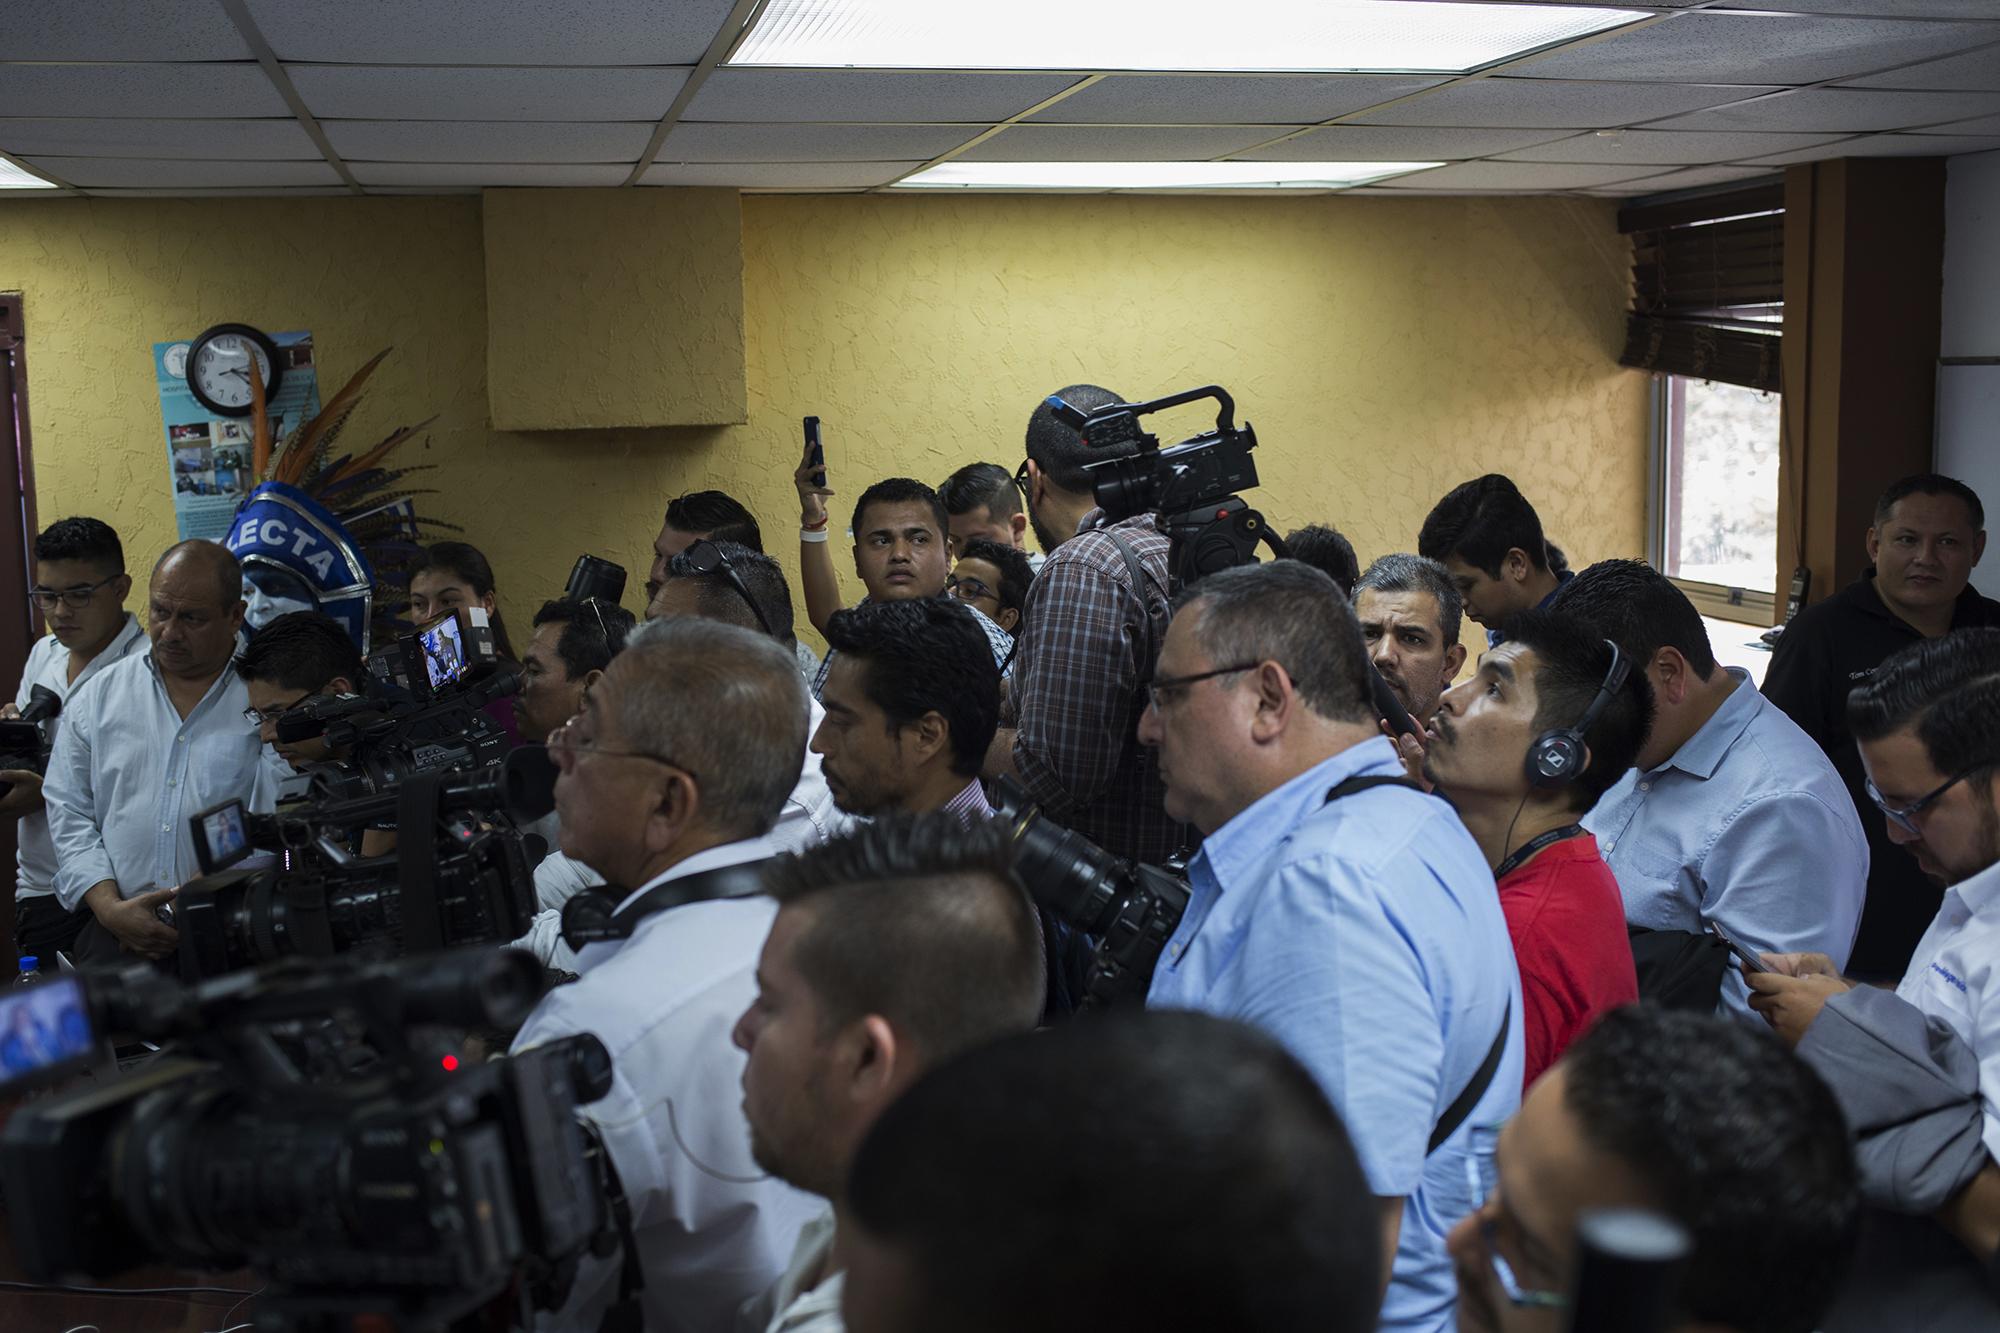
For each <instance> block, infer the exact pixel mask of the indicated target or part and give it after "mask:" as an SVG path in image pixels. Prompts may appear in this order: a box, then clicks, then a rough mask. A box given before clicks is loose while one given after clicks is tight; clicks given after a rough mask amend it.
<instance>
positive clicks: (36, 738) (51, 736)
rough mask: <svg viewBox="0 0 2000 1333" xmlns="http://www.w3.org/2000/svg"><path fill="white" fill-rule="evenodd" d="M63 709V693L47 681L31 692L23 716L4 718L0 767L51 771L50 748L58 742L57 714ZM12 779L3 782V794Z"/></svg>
mask: <svg viewBox="0 0 2000 1333" xmlns="http://www.w3.org/2000/svg"><path fill="white" fill-rule="evenodd" d="M61 712H62V696H61V695H59V694H57V693H56V692H55V691H54V690H52V689H50V688H49V687H48V686H46V685H37V686H35V687H34V688H33V689H32V690H30V691H29V692H28V705H27V707H25V708H23V709H22V710H21V716H20V717H18V718H10V719H8V720H7V721H4V722H0V769H7V768H18V769H24V770H26V771H27V772H30V773H46V772H48V771H49V750H50V748H51V747H53V746H54V745H55V741H56V729H55V720H56V716H57V715H58V714H60V713H61ZM11 785H12V784H10V783H0V796H4V795H6V794H7V791H8V789H9V788H10V787H11Z"/></svg>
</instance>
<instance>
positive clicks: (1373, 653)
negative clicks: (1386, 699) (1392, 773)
mask: <svg viewBox="0 0 2000 1333" xmlns="http://www.w3.org/2000/svg"><path fill="white" fill-rule="evenodd" d="M1354 615H1355V618H1356V619H1357V620H1359V621H1360V622H1361V638H1362V641H1363V642H1365V643H1366V644H1367V645H1368V656H1369V659H1370V660H1371V661H1373V662H1374V663H1375V669H1376V670H1377V671H1379V672H1380V673H1381V674H1382V679H1383V680H1384V681H1385V682H1387V684H1388V686H1389V690H1390V692H1391V693H1393V694H1394V695H1395V696H1396V698H1397V699H1398V700H1399V701H1400V702H1401V703H1402V705H1403V707H1404V708H1407V709H1408V710H1409V712H1410V716H1411V717H1412V718H1414V719H1416V721H1417V724H1418V725H1419V726H1421V725H1423V724H1425V723H1427V722H1429V721H1430V719H1431V717H1432V715H1433V714H1435V713H1436V712H1437V709H1438V700H1439V699H1440V698H1442V697H1443V696H1444V692H1445V690H1447V689H1448V688H1450V686H1451V683H1452V682H1453V681H1454V680H1457V679H1458V672H1459V668H1460V667H1463V666H1464V665H1465V645H1464V644H1462V643H1460V642H1459V641H1458V623H1459V599H1458V589H1457V587H1456V586H1454V585H1453V583H1452V581H1451V575H1450V573H1449V572H1447V571H1446V569H1445V567H1444V566H1443V565H1440V564H1439V563H1438V562H1437V561H1435V560H1426V559H1424V557H1422V556H1420V555H1404V554H1396V555H1385V556H1383V557H1382V558H1381V559H1379V560H1377V561H1376V562H1375V563H1374V564H1372V565H1370V566H1368V570H1367V572H1366V573H1364V574H1363V575H1362V576H1361V578H1360V579H1359V580H1358V581H1357V582H1356V583H1355V585H1354Z"/></svg>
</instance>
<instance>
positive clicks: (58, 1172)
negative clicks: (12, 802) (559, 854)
mask: <svg viewBox="0 0 2000 1333" xmlns="http://www.w3.org/2000/svg"><path fill="white" fill-rule="evenodd" d="M540 991H541V980H540V972H539V969H537V968H536V967H535V965H534V960H533V959H531V958H529V957H527V956H526V955H524V954H519V953H516V952H514V951H512V950H506V949H482V950H468V951H464V952H461V953H456V954H446V955H441V956H437V957H432V958H426V959H423V960H421V961H411V962H404V963H386V964H385V963H374V964H361V963H357V962H353V961H341V962H333V963H328V962H315V963H311V964H308V963H305V962H304V961H302V960H299V961H294V962H291V963H286V964H279V965H276V966H273V967H268V968H264V969H262V970H260V971H258V972H256V973H243V974H238V975H236V976H232V977H228V978H225V979H222V980H219V981H212V982H209V983H207V984H204V985H201V986H195V987H181V986H178V985H176V984H174V983H173V982H172V981H171V980H169V979H167V978H165V977H162V976H161V975H159V974H158V973H157V972H155V971H153V970H152V969H151V968H148V967H144V966H135V967H132V968H130V969H127V970H125V971H122V972H115V973H110V972H107V973H95V972H93V973H89V974H70V975H67V976H64V977H62V978H60V979H56V980H50V981H45V982H43V983H41V984H39V985H35V986H26V987H20V988H18V989H15V990H12V991H9V992H8V993H7V994H6V995H5V996H4V997H0V1030H5V1031H8V1032H19V1031H21V1030H23V1029H24V1028H25V1029H27V1030H29V1031H44V1030H45V1031H46V1032H47V1033H49V1034H50V1035H49V1036H48V1037H47V1038H46V1039H45V1040H43V1041H42V1042H41V1044H40V1046H39V1047H38V1049H39V1050H40V1051H41V1052H42V1053H43V1054H45V1055H46V1057H47V1058H46V1059H44V1060H42V1061H41V1062H40V1067H39V1068H38V1069H32V1070H30V1071H28V1072H26V1073H25V1074H24V1073H23V1071H20V1070H18V1069H16V1068H14V1067H13V1062H10V1064H9V1068H8V1071H7V1072H8V1073H9V1074H10V1075H13V1076H14V1077H13V1078H12V1080H11V1086H9V1085H0V1095H15V1094H17V1093H18V1092H19V1091H21V1090H22V1088H23V1087H24V1086H26V1085H30V1084H32V1083H34V1082H46V1081H50V1080H52V1079H54V1078H56V1077H58V1076H60V1075H61V1074H62V1073H64V1072H66V1071H67V1070H70V1069H73V1068H75V1067H77V1065H78V1064H80V1063H83V1062H87V1060H88V1052H89V1051H90V1050H91V1049H92V1048H93V1047H94V1046H95V1044H96V1043H97V1042H98V1041H100V1040H103V1039H110V1038H116V1039H125V1040H130V1039H141V1038H143V1039H147V1040H153V1041H163V1042H170V1043H172V1046H171V1047H170V1049H169V1051H168V1052H167V1053H166V1054H164V1055H162V1056H160V1057H158V1058H157V1059H155V1060H154V1061H153V1062H152V1063H150V1064H148V1065H146V1066H144V1067H142V1068H140V1069H138V1070H137V1071H135V1072H132V1073H128V1074H126V1075H123V1076H119V1077H117V1078H114V1079H112V1080H110V1081H108V1082H107V1081H96V1080H93V1081H91V1082H89V1083H86V1084H83V1085H81V1086H79V1087H77V1088H75V1089H72V1090H67V1091H64V1092H62V1093H59V1094H57V1095H55V1096H54V1097H52V1098H47V1099H43V1100H37V1101H31V1102H26V1103H23V1104H21V1105H20V1106H19V1107H18V1108H16V1109H15V1111H14V1113H13V1116H12V1118H11V1119H10V1120H9V1121H8V1122H7V1125H6V1128H5V1130H4V1132H0V1187H4V1191H5V1196H6V1204H7V1214H8V1220H9V1225H10V1227H11V1229H12V1232H13V1240H14V1251H15V1253H16V1254H17V1255H18V1256H19V1258H20V1262H21V1265H22V1267H23V1268H25V1269H26V1271H27V1273H28V1274H29V1276H30V1277H32V1278H33V1279H34V1280H35V1281H37V1282H60V1281H69V1280H72V1279H73V1278H75V1277H77V1276H80V1275H81V1276H88V1277H106V1276H110V1275H113V1274H116V1273H120V1272H123V1271H125V1270H127V1269H130V1268H132V1267H134V1266H136V1265H139V1264H142V1263H150V1262H167V1263H173V1264H179V1265H185V1266H189V1267H195V1268H202V1269H210V1270H214V1269H233V1268H237V1267H241V1266H247V1267H249V1268H251V1269H252V1270H254V1271H255V1272H256V1273H257V1274H258V1276H259V1277H260V1278H262V1279H263V1280H265V1281H266V1282H267V1283H268V1285H267V1286H266V1287H265V1288H264V1290H263V1291H261V1292H260V1293H259V1294H258V1295H257V1297H256V1302H257V1305H256V1310H255V1313H254V1316H253V1317H254V1319H255V1322H256V1327H257V1328H258V1330H259V1331H260V1333H279V1331H280V1330H308V1329H310V1330H316V1331H318V1330H330V1329H336V1328H338V1329H345V1328H348V1327H350V1326H351V1325H352V1324H353V1323H354V1322H355V1321H356V1320H357V1319H367V1320H369V1322H371V1323H372V1324H373V1326H375V1327H384V1326H386V1327H394V1328H400V1329H413V1330H434V1329H444V1328H448V1327H451V1326H452V1325H453V1324H454V1323H456V1322H458V1321H463V1320H467V1319H469V1317H470V1316H471V1315H472V1314H473V1313H474V1312H475V1311H479V1310H481V1309H482V1308H483V1307H486V1306H488V1305H490V1304H491V1303H492V1302H494V1301H495V1300H496V1299H497V1298H499V1297H502V1296H505V1295H507V1294H508V1293H509V1292H510V1291H518V1297H519V1300H520V1303H521V1306H522V1307H523V1309H522V1313H523V1314H524V1315H525V1310H526V1308H527V1307H529V1306H539V1307H541V1308H552V1307H554V1306H556V1305H558V1304H560V1302H561V1300H562V1299H563V1297H564V1295H565V1294H566V1291H567V1288H568V1285H569V1283H570V1281H571V1279H572V1277H573V1275H574V1269H575V1262H576V1260H577V1259H578V1258H579V1257H580V1256H581V1255H582V1254H583V1253H584V1252H585V1251H586V1250H590V1249H592V1248H598V1249H600V1250H602V1249H607V1248H608V1246H609V1243H610V1242H611V1241H612V1240H613V1235H612V1234H611V1233H609V1232H608V1231H607V1222H606V1216H607V1208H606V1206H605V1200H606V1197H607V1196H606V1190H605V1183H606V1182H605V1180H604V1178H603V1176H602V1163H601V1161H600V1160H599V1156H598V1153H597V1150H595V1149H594V1148H593V1147H592V1146H591V1145H590V1144H589V1142H588V1141H587V1139H586V1137H585V1134H584V1132H583V1129H582V1127H581V1126H580V1125H579V1123H578V1121H577V1118H576V1115H575V1108H576V1106H577V1105H578V1104H579V1103H587V1102H591V1101H595V1100H596V1099H598V1098H599V1097H602V1096H603V1095H604V1093H605V1092H606V1091H607V1090H609V1088H610V1085H611V1060H610V1056H609V1055H608V1054H607V1053H606V1052H605V1049H604V1047H603V1045H602V1044H601V1043H600V1042H599V1041H598V1040H597V1039H596V1038H595V1037H593V1036H590V1035H588V1034H585V1035H582V1036H577V1037H571V1038H568V1039H565V1040H562V1041H556V1042H551V1043H550V1044H548V1045H546V1046H541V1047H537V1048H535V1049H533V1050H529V1051H525V1052H523V1053H521V1054H520V1055H517V1056H514V1057H511V1058H508V1059H504V1060H496V1061H489V1062H484V1063H474V1062H470V1061H467V1062H464V1063H461V1060H460V1056H459V1055H458V1053H457V1050H456V1047H455V1045H454V1044H453V1043H452V1042H450V1041H449V1040H448V1039H447V1035H446V1033H445V1032H444V1031H441V1030H440V1029H446V1028H456V1029H460V1030H464V1029H474V1028H485V1027H495V1026H511V1025H514V1024H518V1023H519V1022H520V1021H521V1019H522V1018H524V1017H525V1016H526V1015H527V1013H528V1012H529V1010H530V1009H532V1007H533V1006H534V1003H535V1001H536V999H537V998H538V997H539V995H540ZM335 1025H344V1026H345V1030H347V1031H349V1032H351V1033H353V1034H354V1035H355V1037H356V1038H357V1039H358V1045H359V1046H360V1047H362V1048H365V1049H366V1050H367V1051H368V1052H369V1053H371V1054H372V1055H373V1057H374V1061H373V1063H372V1064H371V1065H370V1066H369V1067H367V1068H365V1069H360V1070H355V1069H354V1068H353V1067H352V1065H351V1063H350V1064H349V1066H348V1067H346V1068H341V1069H337V1070H336V1069H331V1068H328V1067H326V1066H325V1065H323V1064H319V1063H317V1062H311V1061H308V1062H305V1064H304V1066H303V1067H302V1065H301V1062H299V1061H298V1060H297V1059H295V1057H294V1055H293V1054H292V1052H293V1051H295V1050H297V1049H299V1048H300V1038H301V1034H302V1033H303V1034H307V1035H310V1034H312V1033H322V1034H323V1033H324V1032H325V1030H326V1029H327V1028H329V1027H330V1026H335ZM356 1045H357V1042H355V1041H350V1042H349V1043H348V1047H349V1049H350V1050H352V1049H354V1048H355V1046H356ZM385 1320H386V1321H387V1322H386V1323H384V1322H383V1321H385ZM523 1326H525V1321H524V1325H523Z"/></svg>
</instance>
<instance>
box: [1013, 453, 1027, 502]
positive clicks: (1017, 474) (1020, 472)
mask: <svg viewBox="0 0 2000 1333" xmlns="http://www.w3.org/2000/svg"><path fill="white" fill-rule="evenodd" d="M1014 486H1015V488H1016V489H1017V490H1019V491H1020V492H1021V495H1022V497H1023V498H1026V496H1027V494H1028V460H1027V459H1025V458H1024V459H1022V460H1021V466H1019V467H1017V468H1015V469H1014Z"/></svg>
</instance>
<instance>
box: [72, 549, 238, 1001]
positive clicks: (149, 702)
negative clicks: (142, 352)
mask: <svg viewBox="0 0 2000 1333" xmlns="http://www.w3.org/2000/svg"><path fill="white" fill-rule="evenodd" d="M243 611H244V604H243V572H242V569H241V567H240V566H239V565H238V564H237V562H236V557H235V556H233V555H231V554H230V553H229V552H228V551H227V550H225V549H223V548H222V547H221V546H219V545H217V544H216V543H214V542H204V541H188V542H182V543H181V544H180V545H178V546H175V547H173V548H171V549H170V550H168V552H167V553H166V554H165V555H163V556H161V557H160V561H159V563H158V564H157V565H155V566H154V567H153V577H152V582H151V584H150V585H149V587H148V589H147V603H146V615H147V624H148V627H149V628H150V630H151V633H152V646H151V649H150V650H149V651H147V652H145V653H140V654H135V655H133V656H131V657H127V658H124V659H123V660H121V661H118V662H115V663H113V664H112V665H111V666H109V667H106V668H105V669H104V670H103V671H102V672H100V673H98V674H97V675H96V676H95V677H93V678H92V679H91V680H90V681H89V682H88V683H87V684H85V685H84V686H83V687H82V688H80V689H78V690H77V691H76V693H75V694H73V695H71V696H70V701H69V704H68V706H67V707H65V708H64V710H63V715H62V729H61V731H59V732H58V733H57V735H56V744H55V749H54V751H53V752H52V753H51V755H50V757H49V772H48V780H47V783H46V784H45V785H44V787H43V796H44V799H45V800H46V801H47V804H48V814H49V833H50V835H51V837H52V838H53V839H54V841H55V849H56V877H55V889H56V897H57V898H58V899H59V900H60V901H61V903H62V905H63V907H64V908H66V909H68V910H71V911H74V910H75V909H76V907H77V906H78V904H82V905H84V906H86V907H88V908H90V910H91V913H92V915H93V916H94V918H95V920H93V921H91V922H90V923H88V924H87V925H85V926H84V928H83V930H82V932H81V933H80V934H79V935H78V937H77V944H76V953H77V958H78V961H80V962H81V961H90V962H117V961H118V960H119V958H120V955H121V954H125V953H132V954H138V955H140V956H141V957H146V958H162V957H165V956H166V955H167V954H169V953H171V952H173V950H174V948H175V945H176V943H177V941H178V938H179V937H178V935H177V934H176V932H175V930H174V928H173V927H172V926H171V925H168V924H167V923H166V922H164V921H162V920H161V919H160V918H159V916H158V915H157V909H158V908H159V907H161V906H163V905H164V904H166V903H169V902H171V901H172V899H173V895H174V890H175V889H176V888H177V887H178V886H179V885H181V884H182V883H184V882H185V881H187V880H189V879H192V878H194V876H195V875H197V874H198V873H200V867H199V865H198V863H197V862H196V860H195V855H194V844H193V838H192V836H191V834H190V833H189V831H188V819H189V817H190V816H191V815H193V814H194V813H195V812H197V811H199V810H203V809H205V808H207V807H209V806H212V805H216V804H218V803H220V802H222V801H227V800H230V799H231V798H240V799H242V800H243V801H244V802H245V803H247V804H249V805H251V807H252V808H253V809H266V810H268V809H270V808H271V802H270V794H271V793H270V789H269V787H268V782H269V777H268V776H266V767H265V763H264V760H263V748H264V747H263V742H262V741H261V740H260V739H259V737H258V735H257V728H256V726H255V725H254V724H252V723H251V722H250V721H249V720H248V719H247V718H245V717H244V714H243V710H244V709H245V708H247V707H249V704H250V696H249V693H248V691H247V689H246V688H245V686H244V683H243V681H242V680H241V679H240V678H239V677H238V676H237V675H236V673H235V672H233V671H231V670H230V669H229V663H230V659H231V658H233V657H234V656H235V655H236V646H237V637H236V636H237V632H238V631H239V630H240V629H242V627H243Z"/></svg>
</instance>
